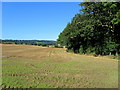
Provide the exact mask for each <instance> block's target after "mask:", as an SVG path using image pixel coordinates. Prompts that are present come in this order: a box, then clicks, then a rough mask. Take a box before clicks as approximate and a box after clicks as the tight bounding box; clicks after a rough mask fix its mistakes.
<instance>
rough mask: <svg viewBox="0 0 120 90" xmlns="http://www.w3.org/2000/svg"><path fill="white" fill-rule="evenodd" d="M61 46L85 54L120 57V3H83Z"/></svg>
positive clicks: (65, 32) (67, 28)
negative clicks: (118, 55)
mask: <svg viewBox="0 0 120 90" xmlns="http://www.w3.org/2000/svg"><path fill="white" fill-rule="evenodd" d="M80 6H82V7H83V8H82V9H81V12H82V14H76V15H75V16H74V17H73V19H72V21H71V23H68V24H67V26H66V27H65V29H64V30H63V32H61V33H60V35H59V38H58V39H57V43H58V44H61V45H65V46H66V47H67V49H68V51H73V52H75V53H83V54H92V53H94V54H96V55H109V54H111V55H116V54H120V30H119V28H120V27H119V26H120V2H83V3H81V4H80Z"/></svg>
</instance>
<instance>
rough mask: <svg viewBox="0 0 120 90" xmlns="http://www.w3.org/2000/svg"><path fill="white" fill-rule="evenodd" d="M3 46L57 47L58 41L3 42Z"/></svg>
mask: <svg viewBox="0 0 120 90" xmlns="http://www.w3.org/2000/svg"><path fill="white" fill-rule="evenodd" d="M1 43H2V44H25V45H37V46H49V45H55V46H56V45H57V43H56V41H50V40H1Z"/></svg>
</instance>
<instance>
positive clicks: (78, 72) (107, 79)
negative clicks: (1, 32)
mask: <svg viewBox="0 0 120 90" xmlns="http://www.w3.org/2000/svg"><path fill="white" fill-rule="evenodd" d="M2 48H3V59H2V60H3V61H2V62H3V83H2V87H11V88H13V87H14V88H16V87H18V88H20V87H23V88H27V87H28V88H29V87H34V88H63V87H64V88H65V87H66V88H117V87H118V61H117V60H113V59H108V58H104V57H92V56H86V55H78V54H73V53H67V52H66V51H65V49H62V48H48V47H40V46H31V45H3V46H2Z"/></svg>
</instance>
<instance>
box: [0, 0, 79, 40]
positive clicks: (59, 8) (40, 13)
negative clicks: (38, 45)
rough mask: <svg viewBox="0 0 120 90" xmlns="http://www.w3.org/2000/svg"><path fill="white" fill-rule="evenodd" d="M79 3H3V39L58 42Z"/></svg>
mask: <svg viewBox="0 0 120 90" xmlns="http://www.w3.org/2000/svg"><path fill="white" fill-rule="evenodd" d="M78 4H80V2H3V4H2V39H20V40H23V39H25V40H35V39H36V40H56V39H57V38H58V35H59V34H60V32H62V31H63V29H64V28H65V27H66V25H67V23H68V22H70V21H71V19H72V18H73V17H74V15H75V14H77V13H80V12H79V10H80V8H81V7H80V6H79V5H78Z"/></svg>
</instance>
